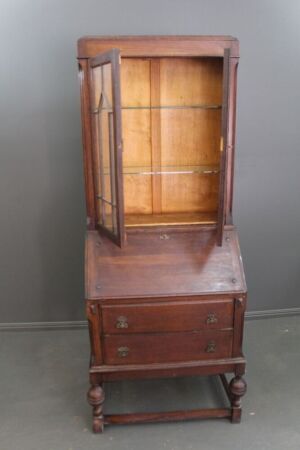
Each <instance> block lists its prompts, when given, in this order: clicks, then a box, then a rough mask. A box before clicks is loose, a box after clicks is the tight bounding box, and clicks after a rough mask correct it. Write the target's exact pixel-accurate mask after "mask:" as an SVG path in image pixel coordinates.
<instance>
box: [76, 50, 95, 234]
mask: <svg viewBox="0 0 300 450" xmlns="http://www.w3.org/2000/svg"><path fill="white" fill-rule="evenodd" d="M79 80H80V95H81V121H82V144H83V164H84V180H85V196H86V214H87V228H88V229H89V230H93V229H95V227H96V208H95V189H94V181H93V162H92V161H93V158H92V134H91V123H90V95H89V81H88V80H89V76H88V60H87V59H80V60H79Z"/></svg>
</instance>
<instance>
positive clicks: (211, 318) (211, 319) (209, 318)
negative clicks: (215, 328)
mask: <svg viewBox="0 0 300 450" xmlns="http://www.w3.org/2000/svg"><path fill="white" fill-rule="evenodd" d="M217 322H218V318H217V316H216V314H214V313H209V314H207V318H206V323H207V324H208V325H211V324H213V323H217Z"/></svg>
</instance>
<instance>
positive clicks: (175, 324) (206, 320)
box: [102, 297, 233, 334]
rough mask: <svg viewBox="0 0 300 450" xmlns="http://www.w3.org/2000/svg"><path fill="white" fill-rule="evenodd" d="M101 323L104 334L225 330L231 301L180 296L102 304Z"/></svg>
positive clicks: (230, 317)
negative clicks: (146, 301) (152, 300)
mask: <svg viewBox="0 0 300 450" xmlns="http://www.w3.org/2000/svg"><path fill="white" fill-rule="evenodd" d="M187 302H188V305H189V307H188V308H187ZM102 323H103V333H104V334H130V333H147V332H148V333H149V332H151V333H159V332H166V331H168V332H172V331H173V332H174V331H177V332H180V331H197V330H214V329H224V328H227V329H228V328H232V326H233V300H231V299H224V300H215V301H211V300H203V298H201V297H200V298H199V299H198V300H197V299H195V298H194V297H193V300H192V299H191V298H187V297H183V298H182V299H181V301H180V302H171V301H161V302H159V303H148V304H147V303H144V304H142V305H140V304H136V303H133V304H125V305H123V304H122V305H109V306H105V305H104V306H103V307H102Z"/></svg>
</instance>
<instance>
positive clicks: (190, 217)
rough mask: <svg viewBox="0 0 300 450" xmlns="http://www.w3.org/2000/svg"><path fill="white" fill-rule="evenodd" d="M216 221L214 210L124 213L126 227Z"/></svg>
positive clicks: (212, 222) (198, 223) (197, 223)
mask: <svg viewBox="0 0 300 450" xmlns="http://www.w3.org/2000/svg"><path fill="white" fill-rule="evenodd" d="M216 222H217V214H216V213H215V212H195V213H171V214H170V213H169V214H126V215H125V226H126V227H130V228H133V227H152V226H157V225H209V224H214V223H216Z"/></svg>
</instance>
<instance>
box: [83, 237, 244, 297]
mask: <svg viewBox="0 0 300 450" xmlns="http://www.w3.org/2000/svg"><path fill="white" fill-rule="evenodd" d="M215 244H216V232H215V230H206V231H199V230H197V231H192V229H191V231H190V232H176V231H174V230H173V231H169V232H168V233H167V234H165V233H159V232H156V231H153V232H148V233H147V237H146V238H145V235H144V234H143V233H136V234H131V235H129V236H128V240H127V245H126V246H125V247H124V248H123V249H120V248H119V247H118V246H116V245H115V244H114V243H113V242H111V241H110V240H109V239H108V238H107V237H105V236H99V234H98V233H97V232H93V231H90V232H88V233H87V238H86V298H88V299H97V298H98V299H108V298H120V299H121V298H124V297H127V298H128V297H129V298H132V297H138V296H141V297H143V298H145V297H148V296H149V297H157V296H169V297H172V296H180V295H196V294H200V295H204V294H216V293H219V294H220V293H236V294H237V293H245V292H246V286H245V279H244V273H243V268H242V264H241V260H240V251H239V244H238V238H237V233H236V231H235V230H234V229H231V230H227V231H226V232H225V238H224V245H223V246H222V247H218V246H216V245H215Z"/></svg>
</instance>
